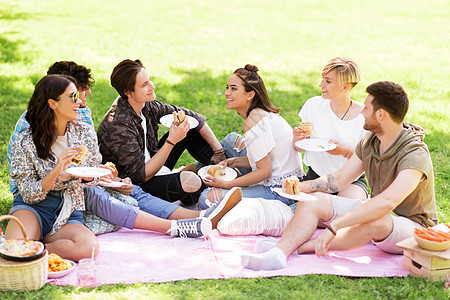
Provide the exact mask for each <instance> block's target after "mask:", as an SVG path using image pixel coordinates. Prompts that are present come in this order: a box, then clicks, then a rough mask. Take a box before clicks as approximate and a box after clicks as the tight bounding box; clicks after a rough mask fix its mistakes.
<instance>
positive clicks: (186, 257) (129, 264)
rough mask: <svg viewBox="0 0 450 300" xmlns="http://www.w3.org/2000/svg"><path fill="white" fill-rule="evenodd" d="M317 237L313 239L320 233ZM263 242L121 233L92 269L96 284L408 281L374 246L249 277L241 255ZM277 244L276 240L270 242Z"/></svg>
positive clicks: (307, 258) (107, 242)
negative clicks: (317, 278) (303, 278)
mask: <svg viewBox="0 0 450 300" xmlns="http://www.w3.org/2000/svg"><path fill="white" fill-rule="evenodd" d="M320 231H321V230H320V229H318V230H317V231H316V235H317V234H319V233H320ZM259 238H265V237H264V236H225V235H221V234H220V233H219V232H218V231H217V230H214V231H213V232H212V234H211V236H210V237H209V239H189V238H188V239H182V238H172V237H169V236H166V235H163V234H158V233H154V232H150V231H144V230H128V229H124V228H122V229H120V230H119V231H117V232H114V233H109V234H104V235H100V236H98V240H99V242H100V254H99V255H98V256H97V257H96V259H95V263H96V267H97V270H98V274H99V278H98V280H99V284H116V283H136V282H167V281H176V280H184V279H189V278H195V279H217V278H231V277H240V278H251V277H271V276H297V275H305V274H332V275H341V276H354V277H392V276H406V275H408V274H409V272H408V271H406V270H404V269H403V267H402V259H403V257H402V256H401V255H391V254H388V253H385V252H383V251H381V250H380V249H378V248H377V247H376V246H374V245H366V246H364V247H362V248H359V249H356V250H349V251H330V252H329V254H328V256H326V257H317V256H316V255H315V254H304V255H291V256H289V258H288V263H287V264H288V267H287V268H286V269H283V270H274V271H252V270H248V269H244V268H243V267H242V266H241V265H240V254H241V253H244V252H245V253H253V252H254V251H253V247H254V244H255V242H256V240H257V239H259ZM273 239H274V240H277V239H278V238H273ZM48 282H49V283H53V284H57V285H73V286H76V285H77V269H76V268H75V269H74V271H72V272H70V273H69V274H67V275H66V276H64V277H61V278H56V279H49V280H48Z"/></svg>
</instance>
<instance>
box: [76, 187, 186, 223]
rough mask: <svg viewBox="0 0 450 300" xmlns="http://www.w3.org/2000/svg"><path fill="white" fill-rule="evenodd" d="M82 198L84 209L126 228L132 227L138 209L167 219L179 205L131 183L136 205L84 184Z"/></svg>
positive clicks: (101, 189)
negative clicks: (84, 204) (84, 203)
mask: <svg viewBox="0 0 450 300" xmlns="http://www.w3.org/2000/svg"><path fill="white" fill-rule="evenodd" d="M83 190H84V198H85V202H86V210H89V211H91V212H93V213H94V214H96V215H97V216H99V217H101V218H103V219H105V220H106V221H108V222H110V223H113V224H116V225H119V226H122V227H127V228H130V229H131V228H133V227H134V223H135V222H136V217H137V215H138V212H139V209H141V210H142V211H145V212H147V213H149V214H152V215H154V216H157V217H160V218H163V219H167V218H168V217H169V216H170V215H171V214H172V213H173V212H174V211H175V209H177V208H178V207H179V206H178V205H176V204H174V203H170V202H167V201H164V200H162V199H159V198H157V197H155V196H152V195H150V194H148V193H146V192H144V191H143V190H142V189H141V188H140V187H139V186H137V185H133V190H132V192H131V194H130V196H131V197H133V198H134V199H136V201H137V202H138V207H136V206H132V205H129V204H126V203H124V202H122V201H120V200H117V199H116V198H113V197H111V196H110V195H109V193H108V192H107V191H106V190H105V189H103V188H101V187H99V186H85V188H84V189H83Z"/></svg>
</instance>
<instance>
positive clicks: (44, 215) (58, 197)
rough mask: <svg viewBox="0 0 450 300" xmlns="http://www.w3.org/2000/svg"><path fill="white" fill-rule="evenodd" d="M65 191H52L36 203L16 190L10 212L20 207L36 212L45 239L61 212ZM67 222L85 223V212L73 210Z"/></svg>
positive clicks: (42, 236)
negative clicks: (25, 198)
mask: <svg viewBox="0 0 450 300" xmlns="http://www.w3.org/2000/svg"><path fill="white" fill-rule="evenodd" d="M63 192H64V190H60V191H50V192H48V194H47V197H46V198H45V199H44V200H42V201H41V202H38V203H35V204H27V203H25V202H24V201H23V199H22V196H21V195H20V193H19V192H15V193H14V201H13V205H12V207H11V210H10V211H9V214H12V213H13V212H15V211H18V210H20V209H26V210H29V211H31V212H32V213H34V214H35V215H36V218H37V219H38V222H39V226H40V227H41V239H43V238H44V236H45V235H47V233H49V232H50V230H51V229H52V227H53V224H54V223H55V221H56V219H57V218H58V215H59V213H60V212H61V209H62V206H63V201H64V200H63ZM66 224H83V213H82V212H81V211H79V210H75V211H73V212H72V214H71V215H70V217H69V220H68V221H67V223H66Z"/></svg>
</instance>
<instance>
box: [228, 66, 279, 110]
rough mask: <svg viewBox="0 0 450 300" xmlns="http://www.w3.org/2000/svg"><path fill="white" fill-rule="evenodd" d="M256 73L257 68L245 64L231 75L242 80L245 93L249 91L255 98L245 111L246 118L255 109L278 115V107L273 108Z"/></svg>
mask: <svg viewBox="0 0 450 300" xmlns="http://www.w3.org/2000/svg"><path fill="white" fill-rule="evenodd" d="M257 72H258V67H257V66H254V65H250V64H246V65H245V67H244V68H239V69H237V70H236V71H234V73H233V74H236V75H237V76H238V77H239V78H240V79H241V80H242V82H243V84H244V88H245V91H246V92H247V93H248V92H251V91H254V92H255V96H254V97H253V100H252V102H251V103H250V107H249V108H248V110H247V117H248V115H249V114H250V112H251V111H252V110H253V109H255V108H261V109H263V110H265V111H267V112H273V113H278V112H279V111H280V109H279V108H278V107H276V106H274V105H273V104H272V103H271V102H270V99H269V94H267V90H266V87H265V85H264V81H263V80H262V78H261V76H259V74H258V73H257Z"/></svg>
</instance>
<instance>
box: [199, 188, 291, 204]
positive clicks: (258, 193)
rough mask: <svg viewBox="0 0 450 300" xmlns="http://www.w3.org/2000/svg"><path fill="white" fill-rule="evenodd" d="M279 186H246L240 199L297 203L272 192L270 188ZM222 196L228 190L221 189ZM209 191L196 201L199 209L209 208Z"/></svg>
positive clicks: (204, 192)
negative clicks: (207, 196) (207, 199)
mask: <svg viewBox="0 0 450 300" xmlns="http://www.w3.org/2000/svg"><path fill="white" fill-rule="evenodd" d="M276 187H279V186H272V187H270V186H264V185H254V186H247V187H242V188H241V190H242V197H243V198H263V199H267V200H278V201H281V202H283V203H284V204H286V205H291V204H294V203H297V201H295V200H292V199H289V198H285V197H282V196H280V195H278V194H277V193H275V192H274V191H272V188H276ZM221 190H222V193H223V195H224V196H225V194H226V193H228V191H229V190H226V189H221ZM208 191H209V189H206V190H204V191H203V192H202V193H201V194H200V197H199V199H198V205H199V207H200V208H201V209H207V208H208V207H209V204H208V203H207V202H208V201H206V194H207V192H208Z"/></svg>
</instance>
